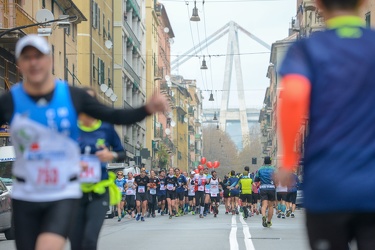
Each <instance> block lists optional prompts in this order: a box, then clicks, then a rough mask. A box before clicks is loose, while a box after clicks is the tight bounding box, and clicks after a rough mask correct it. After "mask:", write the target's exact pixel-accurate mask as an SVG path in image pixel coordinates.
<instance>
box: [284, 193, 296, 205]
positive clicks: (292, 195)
mask: <svg viewBox="0 0 375 250" xmlns="http://www.w3.org/2000/svg"><path fill="white" fill-rule="evenodd" d="M296 200H297V192H289V193H288V194H287V196H286V201H287V202H291V203H292V204H296Z"/></svg>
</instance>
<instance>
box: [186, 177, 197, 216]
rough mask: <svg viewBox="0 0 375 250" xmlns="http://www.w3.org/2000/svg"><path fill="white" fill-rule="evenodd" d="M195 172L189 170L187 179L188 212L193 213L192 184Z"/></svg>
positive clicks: (193, 191) (193, 197) (193, 190)
mask: <svg viewBox="0 0 375 250" xmlns="http://www.w3.org/2000/svg"><path fill="white" fill-rule="evenodd" d="M194 176H195V172H194V171H191V172H190V177H189V178H188V179H187V183H188V199H189V212H190V211H191V214H192V215H195V185H194Z"/></svg>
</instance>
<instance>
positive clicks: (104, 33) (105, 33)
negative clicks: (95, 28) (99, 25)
mask: <svg viewBox="0 0 375 250" xmlns="http://www.w3.org/2000/svg"><path fill="white" fill-rule="evenodd" d="M106 35H107V31H106V30H105V15H104V13H103V37H105V36H106Z"/></svg>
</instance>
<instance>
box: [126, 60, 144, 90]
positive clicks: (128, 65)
mask: <svg viewBox="0 0 375 250" xmlns="http://www.w3.org/2000/svg"><path fill="white" fill-rule="evenodd" d="M124 68H125V70H126V71H127V72H128V73H129V74H130V75H131V77H133V79H134V83H135V85H136V86H137V87H139V83H140V82H141V79H140V78H139V76H138V75H137V73H135V71H134V69H133V67H132V66H130V64H129V63H128V62H127V61H126V60H124Z"/></svg>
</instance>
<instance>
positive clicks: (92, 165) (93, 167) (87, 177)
mask: <svg viewBox="0 0 375 250" xmlns="http://www.w3.org/2000/svg"><path fill="white" fill-rule="evenodd" d="M81 160H82V161H83V162H85V163H86V164H88V167H87V169H86V170H85V171H82V172H81V174H80V176H79V180H80V182H81V183H97V182H99V181H100V180H101V177H102V169H101V164H100V161H99V159H98V157H96V156H94V155H84V156H82V159H81ZM120 191H121V192H122V190H120Z"/></svg>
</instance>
